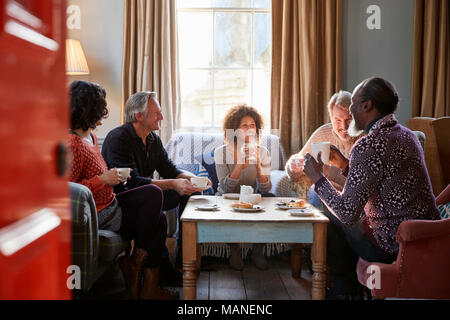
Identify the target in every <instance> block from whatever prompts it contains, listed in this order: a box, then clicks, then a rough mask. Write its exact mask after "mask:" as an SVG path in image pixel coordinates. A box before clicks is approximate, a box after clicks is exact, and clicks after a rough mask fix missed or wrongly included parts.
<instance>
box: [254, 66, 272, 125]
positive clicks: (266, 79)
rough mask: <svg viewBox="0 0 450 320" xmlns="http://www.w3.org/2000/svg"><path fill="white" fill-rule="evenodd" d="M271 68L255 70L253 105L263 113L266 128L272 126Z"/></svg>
mask: <svg viewBox="0 0 450 320" xmlns="http://www.w3.org/2000/svg"><path fill="white" fill-rule="evenodd" d="M270 78H271V73H270V71H269V70H254V71H253V106H254V107H255V108H256V109H258V111H259V112H260V113H261V114H262V115H263V119H264V124H265V127H266V128H270V122H269V121H270V80H271V79H270Z"/></svg>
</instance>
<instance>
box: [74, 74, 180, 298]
mask: <svg viewBox="0 0 450 320" xmlns="http://www.w3.org/2000/svg"><path fill="white" fill-rule="evenodd" d="M70 102H71V103H70V105H71V131H70V133H71V134H70V138H69V143H68V144H69V148H70V149H71V151H72V153H73V161H72V165H71V168H70V171H69V172H70V173H69V178H70V181H72V182H76V183H80V184H83V185H85V186H87V187H88V188H89V189H90V190H91V192H92V194H93V196H94V200H95V205H96V208H97V212H98V221H99V228H100V229H103V230H110V231H114V232H119V233H120V234H122V235H123V236H124V237H125V238H126V239H129V240H131V239H133V240H134V242H135V246H134V249H133V252H132V254H131V256H125V257H121V258H120V260H119V263H120V266H121V268H122V271H123V272H124V275H125V278H126V280H127V282H128V286H129V289H130V292H131V295H132V296H133V298H135V299H138V298H140V299H161V300H162V299H164V300H165V299H176V298H178V294H177V293H174V292H171V291H168V290H164V289H161V288H160V287H159V284H158V283H159V270H158V266H159V264H160V261H161V255H162V253H163V251H164V248H165V241H166V233H167V220H166V216H165V215H164V213H163V212H162V211H161V209H162V203H163V195H162V191H161V189H160V188H158V187H157V186H154V185H146V186H143V187H140V188H136V189H133V190H130V191H127V192H123V193H121V194H118V195H117V196H116V195H115V194H114V192H113V186H115V185H118V184H119V183H126V180H123V179H122V177H121V176H120V174H119V172H118V171H117V169H116V168H113V169H110V170H108V167H107V165H106V163H105V161H104V159H103V157H102V155H101V153H100V150H99V148H98V145H97V138H96V136H95V134H94V133H93V132H92V131H93V129H94V128H95V127H96V126H98V125H101V123H102V122H101V120H102V119H104V118H105V117H106V116H107V115H108V109H107V108H106V105H107V104H106V92H105V89H103V88H102V87H100V86H99V85H97V84H94V83H90V82H85V81H75V82H73V83H72V84H71V86H70ZM142 278H143V279H142Z"/></svg>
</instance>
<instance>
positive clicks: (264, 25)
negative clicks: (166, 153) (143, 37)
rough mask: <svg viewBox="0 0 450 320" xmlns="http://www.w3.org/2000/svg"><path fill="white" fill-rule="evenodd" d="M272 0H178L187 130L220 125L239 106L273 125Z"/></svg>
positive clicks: (183, 109)
mask: <svg viewBox="0 0 450 320" xmlns="http://www.w3.org/2000/svg"><path fill="white" fill-rule="evenodd" d="M270 3H271V0H178V35H179V57H180V82H181V83H180V85H181V118H182V124H181V125H182V127H183V128H184V129H187V128H189V129H198V128H202V129H203V130H207V129H213V130H214V129H216V130H217V129H218V128H221V127H222V120H223V118H224V116H225V114H226V112H227V111H228V110H229V109H230V108H231V107H233V106H235V105H237V104H243V103H245V104H247V105H251V106H253V107H255V108H257V109H258V110H259V111H260V113H261V114H262V115H263V117H264V120H265V123H266V128H268V127H270V123H269V120H270V118H269V116H270V69H271V50H272V46H271V44H272V39H271V38H272V37H271V36H272V30H271V15H270V6H271V4H270Z"/></svg>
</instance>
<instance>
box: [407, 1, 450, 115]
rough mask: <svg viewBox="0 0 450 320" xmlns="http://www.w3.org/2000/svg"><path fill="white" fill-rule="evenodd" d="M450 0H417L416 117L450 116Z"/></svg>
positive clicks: (415, 54) (415, 37) (415, 53)
mask: <svg viewBox="0 0 450 320" xmlns="http://www.w3.org/2000/svg"><path fill="white" fill-rule="evenodd" d="M449 10H450V8H449V1H448V0H415V14H414V65H413V98H412V116H413V117H417V116H422V117H433V118H439V117H443V116H450V13H449V12H450V11H449Z"/></svg>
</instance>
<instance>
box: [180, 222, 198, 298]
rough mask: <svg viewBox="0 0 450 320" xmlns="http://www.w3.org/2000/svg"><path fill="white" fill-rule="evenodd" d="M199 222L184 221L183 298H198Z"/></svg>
mask: <svg viewBox="0 0 450 320" xmlns="http://www.w3.org/2000/svg"><path fill="white" fill-rule="evenodd" d="M197 255H198V252H197V224H196V223H195V222H190V221H186V222H183V299H184V300H195V299H196V298H197V275H196V269H197Z"/></svg>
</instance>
